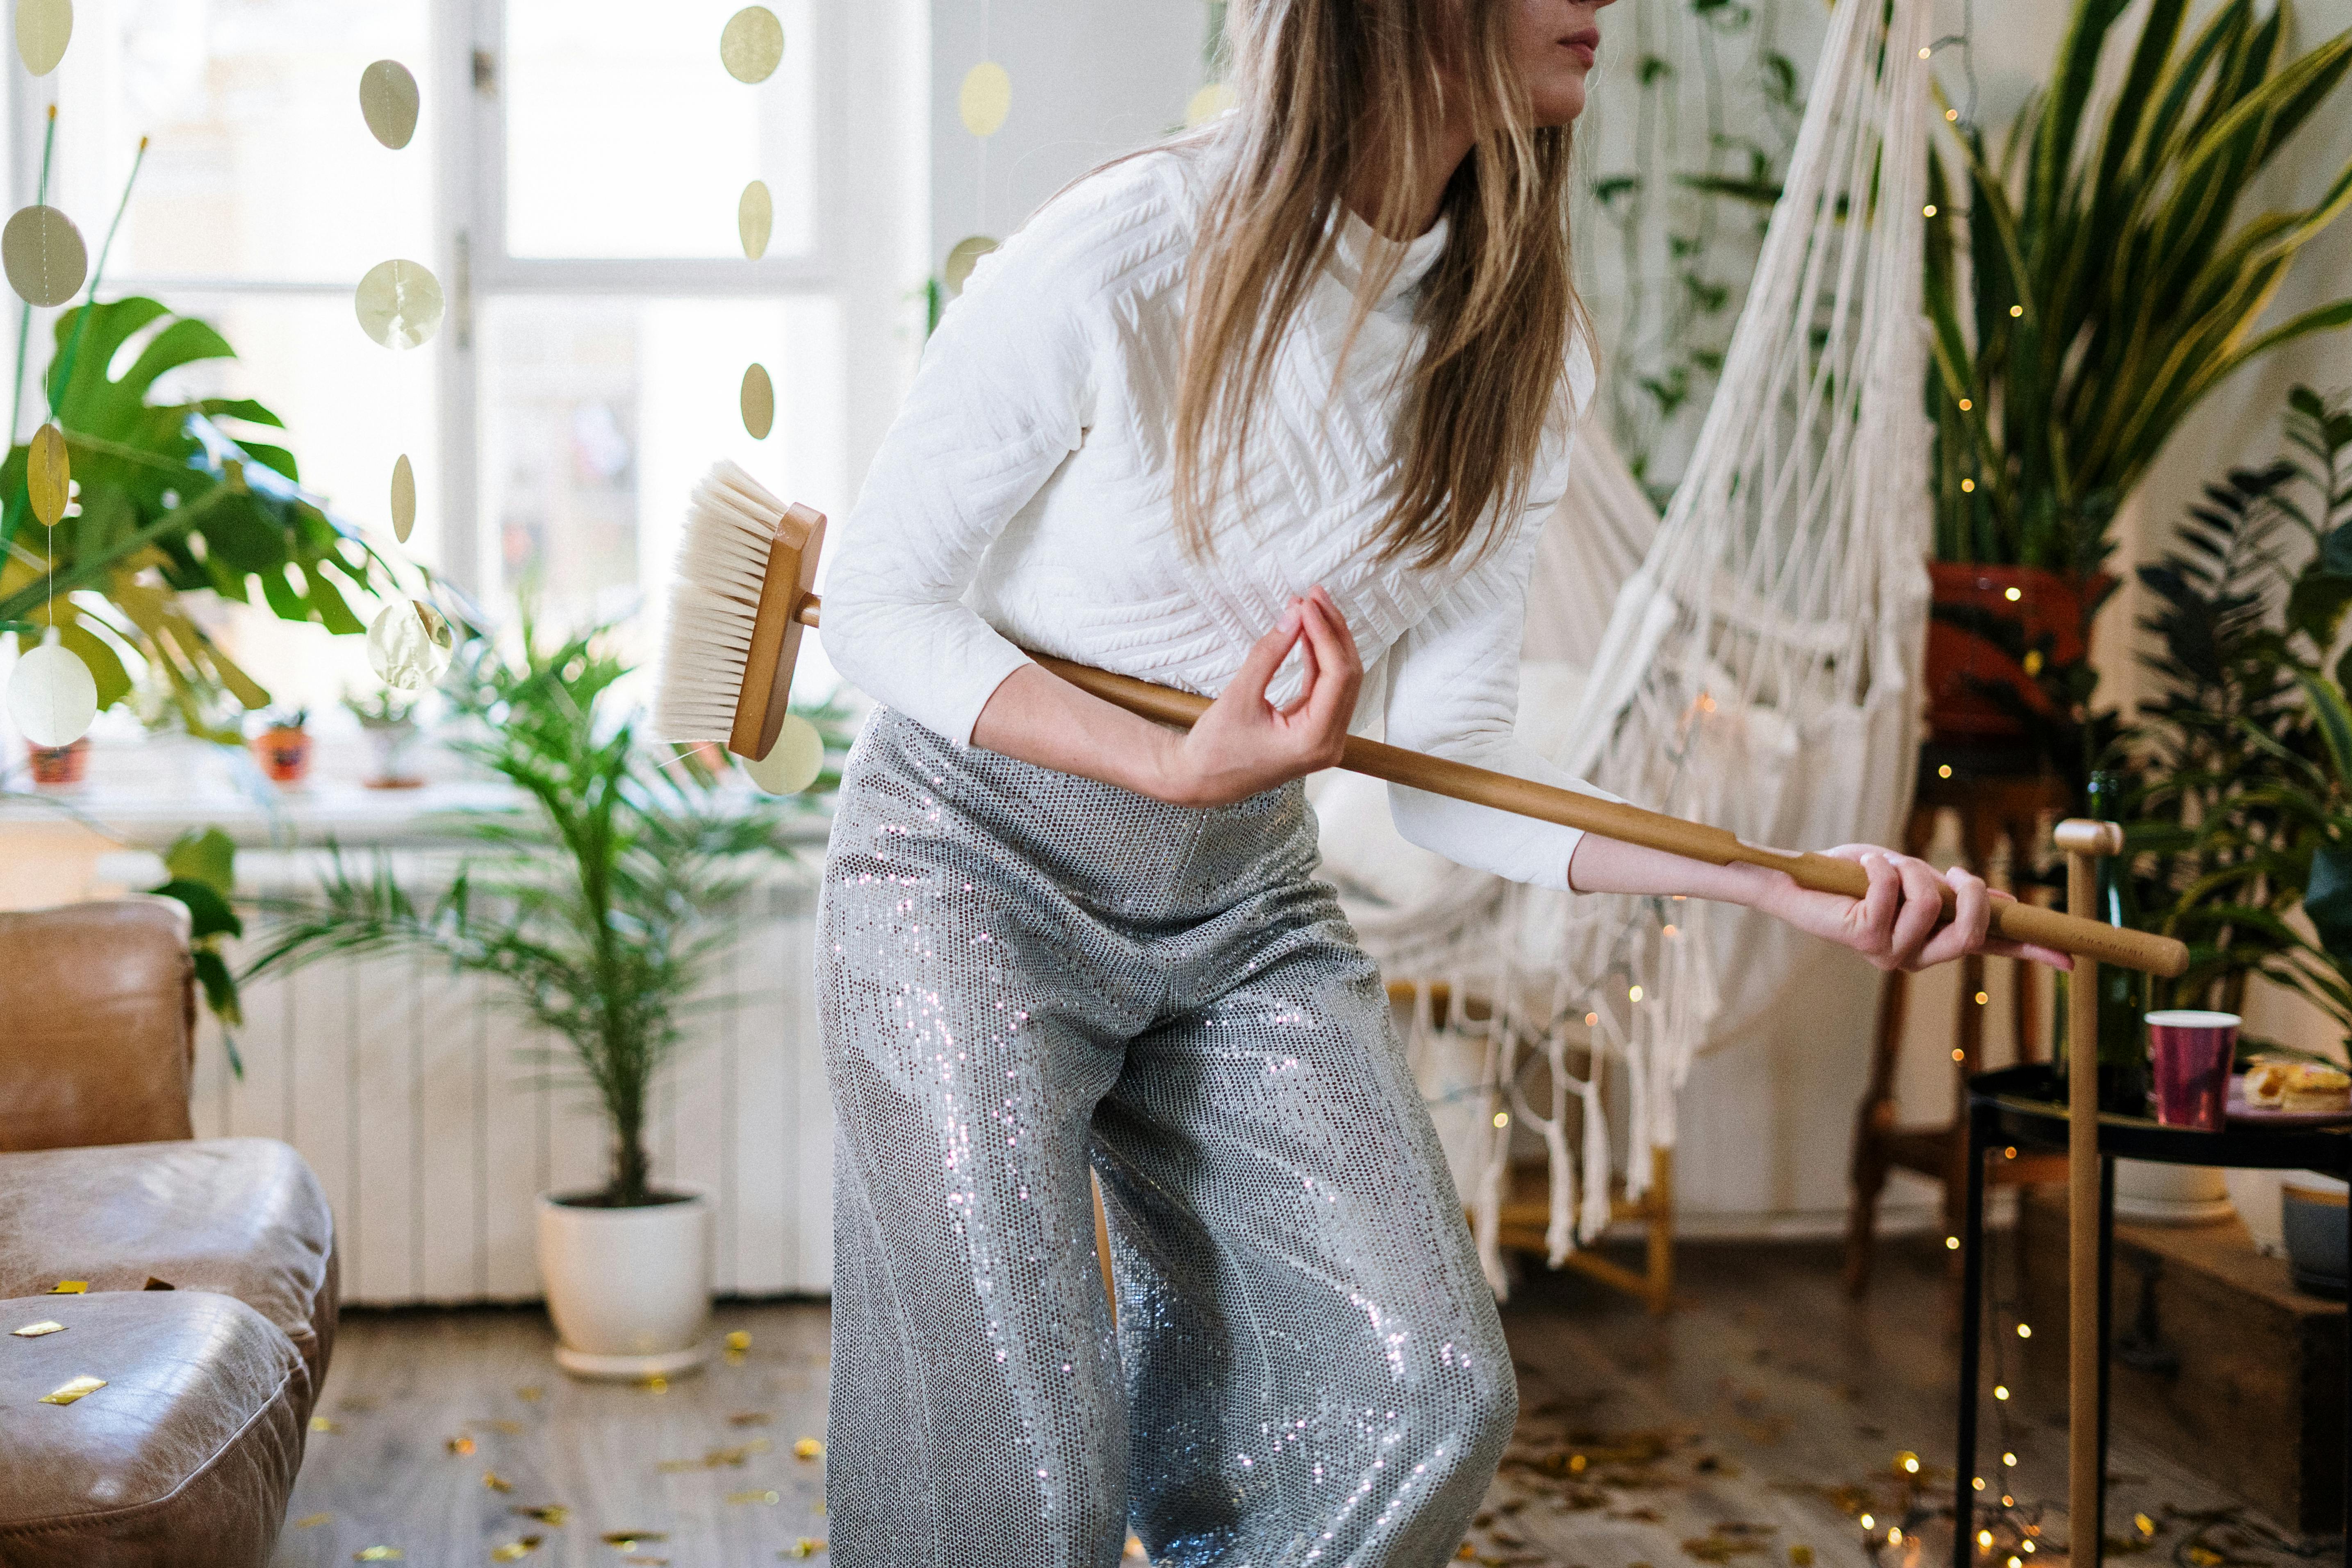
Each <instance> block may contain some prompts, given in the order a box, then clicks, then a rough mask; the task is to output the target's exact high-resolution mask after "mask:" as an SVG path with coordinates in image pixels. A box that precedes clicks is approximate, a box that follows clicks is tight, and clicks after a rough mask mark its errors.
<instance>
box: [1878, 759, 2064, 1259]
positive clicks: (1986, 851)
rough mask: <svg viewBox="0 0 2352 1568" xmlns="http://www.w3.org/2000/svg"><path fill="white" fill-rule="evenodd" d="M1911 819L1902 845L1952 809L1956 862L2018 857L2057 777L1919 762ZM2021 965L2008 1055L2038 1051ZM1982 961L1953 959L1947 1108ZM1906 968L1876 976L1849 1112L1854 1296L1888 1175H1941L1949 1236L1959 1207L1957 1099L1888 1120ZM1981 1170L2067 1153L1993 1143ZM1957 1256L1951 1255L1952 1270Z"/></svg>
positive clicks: (2001, 1172) (1977, 864) (1968, 1035)
mask: <svg viewBox="0 0 2352 1568" xmlns="http://www.w3.org/2000/svg"><path fill="white" fill-rule="evenodd" d="M1920 772H1921V775H1922V776H1921V779H1920V784H1919V789H1918V794H1917V796H1916V804H1914V805H1913V806H1912V808H1911V818H1910V821H1909V823H1908V825H1907V826H1906V828H1905V831H1904V849H1905V850H1906V852H1907V853H1909V854H1913V855H1919V854H1924V853H1925V852H1926V851H1927V847H1928V845H1929V843H1930V842H1931V841H1932V840H1933V839H1934V838H1935V836H1936V820H1937V815H1938V814H1939V813H1941V812H1944V811H1947V810H1948V811H1952V812H1954V813H1956V814H1958V816H1959V819H1960V855H1961V861H1962V863H1963V864H1964V865H1966V866H1968V867H1969V868H1970V869H1971V870H1974V871H1977V872H1979V873H1982V872H1983V871H1984V870H1985V868H1988V867H1990V866H1991V865H1992V864H1993V863H1994V861H1995V860H1996V859H1997V858H1999V856H2000V851H2001V849H2002V848H2003V847H2006V848H2007V850H2008V856H2009V864H2010V865H2011V866H2012V867H2020V866H2023V865H2024V864H2026V862H2027V858H2028V857H2029V856H2031V855H2032V852H2033V847H2034V846H2035V845H2036V844H2037V843H2038V842H2039V841H2040V838H2041V833H2042V827H2041V825H2042V818H2043V817H2044V816H2048V815H2063V813H2064V812H2065V811H2066V809H2067V808H2068V806H2069V805H2070V804H2071V801H2070V798H2069V796H2068V795H2067V791H2066V787H2065V784H2064V783H2063V781H2062V780H2059V779H2057V778H2054V777H2052V776H2050V775H2047V774H2042V773H2021V774H1991V775H1981V776H1973V777H1971V776H1969V775H1967V774H1966V773H1959V770H1958V769H1956V768H1952V767H1949V766H1946V767H1945V768H1943V770H1942V771H1940V772H1939V771H1938V769H1937V767H1936V766H1935V765H1932V760H1931V765H1929V766H1925V767H1923V768H1922V769H1921V770H1920ZM1955 773H1959V776H1957V777H1956V776H1953V775H1954V774H1955ZM2031 976H2032V968H2031V966H2030V965H2026V964H2023V963H2020V964H2018V966H2017V971H2016V973H2015V975H2014V984H2012V985H2011V989H2010V999H2011V1027H2012V1028H2013V1030H2014V1031H2015V1038H2016V1041H2017V1059H2018V1060H2019V1061H2021V1062H2031V1061H2038V1060H2040V1059H2041V1040H2040V1029H2039V1018H2038V1016H2037V1013H2036V1010H2035V1007H2034V995H2033V985H2032V978H2031ZM1984 985H1985V961H1984V959H1983V957H1982V956H1981V955H1973V954H1972V955H1970V956H1969V957H1968V958H1965V959H1962V960H1961V961H1960V997H1959V1005H1958V1017H1957V1020H1956V1035H1957V1037H1956V1039H1955V1040H1954V1043H1953V1047H1952V1063H1953V1080H1954V1083H1955V1085H1956V1087H1957V1088H1958V1092H1956V1093H1955V1095H1954V1096H1953V1104H1954V1106H1955V1107H1956V1108H1963V1107H1965V1106H1966V1105H1967V1103H1968V1094H1967V1089H1966V1085H1967V1082H1968V1079H1969V1075H1971V1074H1973V1073H1975V1072H1976V1071H1977V1070H1978V1069H1979V1068H1980V1067H1981V1066H1982V1065H1983V1064H1982V1062H1981V1060H1980V1057H1981V1055H1982V1048H1983V1043H1984V1014H1985V1004H1984V1003H1983V1002H1980V1001H1979V1000H1978V998H1979V997H1981V996H1983V995H1984V994H1985V989H1984ZM1910 996H1911V977H1910V976H1909V975H1907V974H1904V973H1893V974H1889V975H1887V976H1886V978H1885V982H1884V984H1883V986H1882V988H1881V991H1880V994H1879V1014H1878V1039H1877V1043H1876V1047H1875V1048H1874V1050H1873V1052H1872V1055H1871V1063H1870V1085H1869V1087H1868V1088H1867V1089H1864V1092H1863V1097H1862V1103H1861V1105H1860V1106H1858V1107H1857V1108H1856V1110H1855V1112H1854V1131H1853V1167H1852V1170H1853V1206H1852V1208H1851V1210H1850V1211H1849V1213H1848V1216H1847V1222H1846V1246H1845V1288H1846V1291H1847V1293H1848V1294H1849V1295H1853V1296H1861V1295H1863V1294H1864V1292H1866V1291H1867V1290H1868V1289H1870V1272H1871V1265H1872V1262H1873V1259H1874V1254H1875V1251H1876V1247H1877V1226H1878V1200H1879V1195H1880V1194H1881V1193H1882V1192H1884V1191H1885V1186H1886V1178H1887V1174H1888V1173H1890V1172H1891V1171H1895V1170H1897V1169H1900V1170H1906V1171H1915V1172H1916V1173H1919V1174H1920V1175H1923V1176H1927V1177H1928V1178H1929V1179H1931V1180H1933V1181H1936V1182H1938V1183H1941V1184H1942V1185H1943V1189H1944V1235H1945V1236H1946V1237H1957V1236H1958V1235H1959V1234H1960V1226H1961V1211H1962V1207H1963V1205H1964V1204H1965V1203H1966V1198H1967V1192H1968V1147H1969V1135H1968V1125H1967V1122H1966V1121H1964V1120H1963V1116H1962V1112H1961V1111H1960V1110H1958V1109H1956V1110H1955V1114H1954V1116H1953V1118H1952V1120H1950V1121H1944V1122H1938V1123H1936V1124H1934V1125H1929V1126H1912V1127H1903V1126H1898V1125H1897V1124H1896V1122H1895V1065H1896V1061H1897V1058H1898V1057H1899V1054H1900V1052H1901V1050H1902V1044H1903V1026H1904V1023H1905V1020H1906V1016H1907V1014H1908V1011H1909V1005H1910ZM2004 1152H2005V1153H2006V1154H2007V1156H2008V1157H2007V1158H2004V1159H2002V1160H2000V1161H1998V1162H1995V1163H1993V1164H1992V1165H1991V1167H1990V1169H1989V1170H1988V1171H1987V1172H1986V1179H1987V1180H1988V1181H1989V1182H1990V1183H1991V1184H1994V1185H1995V1186H2010V1187H2014V1186H2031V1185H2036V1184H2041V1183H2044V1182H2063V1181H2064V1180H2065V1179H2066V1157H2065V1155H2064V1154H2063V1152H2060V1153H2036V1152H2031V1151H2026V1150H2008V1151H2004ZM1959 1256H1960V1255H1959V1254H1958V1252H1954V1253H1953V1254H1952V1263H1953V1267H1954V1268H1956V1269H1957V1268H1958V1263H1959Z"/></svg>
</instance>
